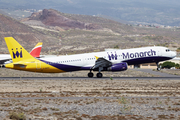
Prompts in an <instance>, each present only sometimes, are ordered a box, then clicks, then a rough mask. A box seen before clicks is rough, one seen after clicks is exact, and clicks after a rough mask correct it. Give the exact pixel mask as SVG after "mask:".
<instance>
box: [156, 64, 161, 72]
mask: <svg viewBox="0 0 180 120" xmlns="http://www.w3.org/2000/svg"><path fill="white" fill-rule="evenodd" d="M156 65H157V71H160V70H161V66H160V65H159V62H156Z"/></svg>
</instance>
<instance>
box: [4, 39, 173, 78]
mask: <svg viewBox="0 0 180 120" xmlns="http://www.w3.org/2000/svg"><path fill="white" fill-rule="evenodd" d="M5 41H6V44H7V47H8V49H9V52H10V54H11V57H12V60H13V63H10V64H6V65H5V67H6V68H11V69H16V70H24V71H31V72H42V73H61V72H70V71H78V70H88V71H90V72H89V73H88V77H93V73H92V71H98V73H97V74H96V76H97V77H98V78H101V77H102V76H103V75H102V73H101V71H112V72H115V71H124V70H127V68H128V65H135V64H142V63H151V62H156V63H157V66H158V63H159V62H160V61H164V60H169V59H172V58H174V57H175V56H176V53H175V52H172V51H170V50H169V49H168V48H166V47H155V46H154V47H142V48H133V49H125V50H112V51H105V52H94V53H84V54H76V55H66V56H58V57H51V58H34V57H32V56H31V55H30V54H29V53H28V52H27V51H26V50H25V49H24V48H23V47H22V46H21V45H20V44H19V43H18V42H17V41H16V40H15V39H14V38H12V37H6V38H5ZM158 69H159V67H158Z"/></svg>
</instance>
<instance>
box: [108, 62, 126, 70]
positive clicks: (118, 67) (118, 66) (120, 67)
mask: <svg viewBox="0 0 180 120" xmlns="http://www.w3.org/2000/svg"><path fill="white" fill-rule="evenodd" d="M127 68H128V65H127V63H126V62H122V63H118V64H114V65H112V66H111V67H109V68H108V69H107V70H108V71H112V72H116V71H124V70H127Z"/></svg>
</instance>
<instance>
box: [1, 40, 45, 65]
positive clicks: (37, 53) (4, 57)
mask: <svg viewBox="0 0 180 120" xmlns="http://www.w3.org/2000/svg"><path fill="white" fill-rule="evenodd" d="M42 44H43V43H42V42H39V43H38V44H37V45H36V46H35V47H34V48H33V49H32V50H31V52H30V54H31V55H32V56H33V57H37V58H39V57H40V53H41V48H42ZM11 60H12V59H11V55H10V54H0V64H6V63H10V62H11Z"/></svg>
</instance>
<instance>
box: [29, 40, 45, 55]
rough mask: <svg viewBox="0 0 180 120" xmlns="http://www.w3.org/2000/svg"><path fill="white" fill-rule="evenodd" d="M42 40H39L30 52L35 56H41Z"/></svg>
mask: <svg viewBox="0 0 180 120" xmlns="http://www.w3.org/2000/svg"><path fill="white" fill-rule="evenodd" d="M42 44H43V43H42V42H39V43H38V44H37V45H36V46H35V47H34V48H33V49H32V50H31V52H30V54H31V55H32V56H33V57H40V53H41V48H42Z"/></svg>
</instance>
